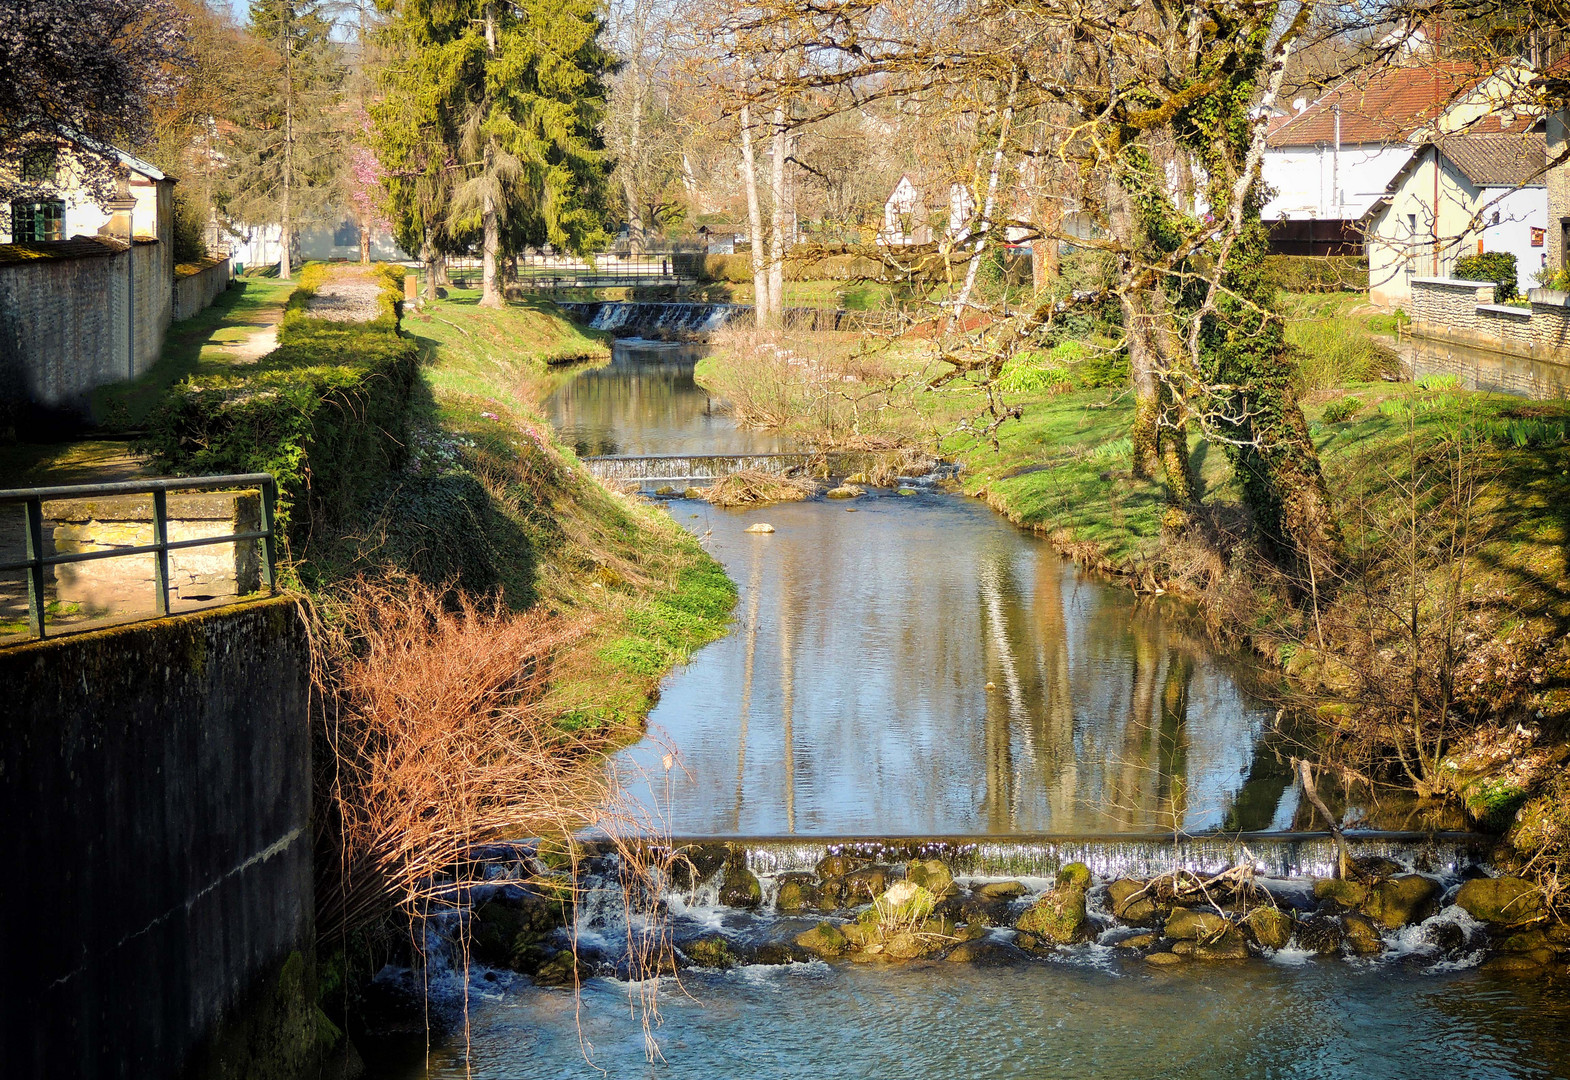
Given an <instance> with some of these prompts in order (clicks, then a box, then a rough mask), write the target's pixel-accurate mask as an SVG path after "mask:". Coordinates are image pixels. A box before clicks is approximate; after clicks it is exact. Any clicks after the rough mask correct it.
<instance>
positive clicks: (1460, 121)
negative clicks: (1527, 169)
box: [1261, 49, 1536, 254]
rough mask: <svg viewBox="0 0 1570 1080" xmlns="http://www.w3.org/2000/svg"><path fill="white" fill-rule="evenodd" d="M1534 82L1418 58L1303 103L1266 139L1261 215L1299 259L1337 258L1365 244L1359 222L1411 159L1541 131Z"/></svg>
mask: <svg viewBox="0 0 1570 1080" xmlns="http://www.w3.org/2000/svg"><path fill="white" fill-rule="evenodd" d="M1530 77H1531V72H1530V71H1529V70H1528V69H1526V68H1525V67H1523V66H1520V65H1514V64H1512V65H1507V66H1505V67H1503V68H1501V69H1499V70H1498V71H1495V72H1488V71H1485V70H1482V69H1479V68H1478V67H1477V66H1476V65H1474V64H1472V63H1470V62H1466V61H1459V60H1445V59H1439V58H1436V57H1433V56H1431V55H1429V54H1428V52H1427V51H1426V50H1422V49H1420V50H1415V51H1414V52H1412V53H1411V54H1410V55H1408V56H1406V57H1404V58H1403V59H1402V60H1401V61H1400V62H1399V63H1390V64H1383V65H1380V66H1377V67H1374V68H1370V69H1367V70H1365V71H1361V72H1358V73H1356V74H1354V75H1352V76H1349V77H1348V78H1346V79H1343V80H1342V81H1341V82H1340V83H1338V84H1337V85H1336V86H1334V87H1332V88H1331V90H1330V91H1329V92H1328V93H1326V94H1325V95H1324V96H1323V97H1321V98H1319V99H1318V100H1316V101H1314V102H1312V103H1309V102H1306V101H1301V100H1300V101H1299V102H1297V103H1296V104H1297V106H1298V109H1297V111H1296V112H1295V114H1294V115H1291V116H1287V117H1284V118H1281V119H1279V120H1277V121H1276V122H1275V123H1274V125H1273V127H1272V130H1271V131H1270V133H1269V135H1268V136H1267V138H1266V144H1265V157H1264V161H1263V162H1262V164H1261V168H1262V176H1263V179H1264V181H1265V183H1266V184H1267V185H1269V187H1270V188H1271V189H1272V191H1273V194H1272V196H1271V198H1270V200H1269V201H1268V202H1267V203H1266V204H1265V206H1264V207H1263V208H1262V210H1261V217H1263V218H1264V220H1266V221H1267V222H1276V223H1277V224H1276V226H1275V228H1274V229H1273V230H1272V235H1273V237H1275V238H1276V239H1277V242H1278V247H1280V249H1281V250H1285V251H1288V252H1289V253H1293V254H1330V253H1332V252H1333V251H1335V250H1336V249H1338V248H1340V249H1345V248H1347V247H1351V248H1352V249H1354V250H1355V248H1356V246H1357V245H1358V244H1359V242H1360V235H1359V233H1358V228H1357V222H1359V221H1360V220H1361V219H1363V218H1364V217H1365V216H1367V214H1368V213H1369V211H1370V209H1371V208H1372V207H1373V205H1374V204H1375V203H1376V202H1377V201H1379V200H1380V199H1382V198H1384V197H1385V195H1386V193H1387V189H1388V188H1389V186H1390V183H1391V181H1392V180H1393V179H1394V178H1395V175H1396V173H1397V172H1399V171H1400V170H1401V169H1402V168H1403V167H1404V166H1405V165H1406V164H1407V162H1408V161H1409V160H1410V159H1411V157H1412V154H1413V151H1414V150H1416V149H1417V148H1418V147H1420V146H1423V145H1426V144H1427V143H1429V142H1430V141H1431V140H1432V139H1433V138H1435V137H1437V136H1441V135H1448V134H1453V133H1459V132H1463V131H1473V130H1476V131H1503V130H1512V129H1516V130H1519V129H1520V128H1521V127H1522V126H1523V125H1529V124H1530V123H1531V122H1533V121H1535V119H1536V116H1535V115H1534V114H1532V112H1531V110H1530V108H1529V107H1528V106H1525V105H1522V104H1521V103H1524V102H1528V101H1529V96H1528V95H1527V93H1526V91H1525V89H1524V87H1525V84H1526V82H1527V81H1528V80H1529V78H1530Z"/></svg>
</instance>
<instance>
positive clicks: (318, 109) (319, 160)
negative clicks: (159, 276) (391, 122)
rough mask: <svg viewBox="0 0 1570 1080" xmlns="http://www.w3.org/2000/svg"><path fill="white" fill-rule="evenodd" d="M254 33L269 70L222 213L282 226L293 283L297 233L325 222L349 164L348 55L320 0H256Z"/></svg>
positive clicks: (247, 116) (245, 116)
mask: <svg viewBox="0 0 1570 1080" xmlns="http://www.w3.org/2000/svg"><path fill="white" fill-rule="evenodd" d="M251 31H252V34H253V35H254V36H255V37H256V39H257V40H259V41H260V42H261V43H262V45H263V46H264V47H265V49H266V54H267V59H268V64H267V67H266V68H265V69H264V70H263V71H262V72H259V73H258V75H259V77H258V79H257V82H256V84H255V87H254V90H253V93H252V95H251V102H250V104H249V107H248V108H247V109H245V110H244V112H243V113H242V114H241V126H240V128H239V131H238V133H237V135H236V137H235V140H234V141H235V146H234V151H235V152H234V153H233V155H232V157H231V165H230V169H229V177H228V188H229V191H228V195H227V198H226V199H225V207H224V209H225V211H226V212H227V213H228V215H229V216H230V217H231V218H232V219H234V220H236V221H243V222H248V223H251V224H271V223H274V222H276V223H277V224H278V226H279V228H280V230H281V233H282V235H281V236H280V238H279V240H280V247H281V249H282V255H281V257H280V260H279V264H278V274H279V276H280V277H282V278H288V277H289V276H290V273H291V262H292V257H293V251H294V245H295V243H296V241H297V238H298V235H299V231H300V229H301V227H302V226H304V225H310V224H316V223H318V222H320V221H322V217H323V213H324V211H326V209H327V208H328V204H329V200H330V197H331V195H332V193H333V190H334V186H335V182H336V180H337V178H338V173H339V171H340V169H341V167H342V163H343V153H342V151H343V134H344V133H343V130H342V129H343V125H344V123H345V117H344V111H343V109H342V88H343V81H344V64H343V55H342V50H341V48H340V47H339V46H338V45H337V44H336V43H335V42H334V41H333V40H332V24H331V22H329V21H328V19H327V18H325V17H324V15H323V14H322V12H321V11H320V9H319V4H318V2H317V0H253V2H252V4H251Z"/></svg>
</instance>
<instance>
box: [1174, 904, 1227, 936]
mask: <svg viewBox="0 0 1570 1080" xmlns="http://www.w3.org/2000/svg"><path fill="white" fill-rule="evenodd" d="M1231 925H1232V923H1231V922H1230V921H1229V920H1228V919H1227V917H1226V916H1225V915H1221V914H1219V913H1217V912H1214V911H1201V910H1198V909H1196V908H1174V909H1173V910H1172V914H1171V915H1168V916H1167V924H1166V927H1165V929H1164V930H1163V932H1164V933H1165V934H1166V936H1167V937H1169V938H1173V939H1175V940H1179V941H1196V940H1200V939H1203V938H1213V937H1219V936H1220V935H1221V934H1222V933H1224V932H1225V931H1226V930H1227V929H1228V928H1229V927H1230V926H1231Z"/></svg>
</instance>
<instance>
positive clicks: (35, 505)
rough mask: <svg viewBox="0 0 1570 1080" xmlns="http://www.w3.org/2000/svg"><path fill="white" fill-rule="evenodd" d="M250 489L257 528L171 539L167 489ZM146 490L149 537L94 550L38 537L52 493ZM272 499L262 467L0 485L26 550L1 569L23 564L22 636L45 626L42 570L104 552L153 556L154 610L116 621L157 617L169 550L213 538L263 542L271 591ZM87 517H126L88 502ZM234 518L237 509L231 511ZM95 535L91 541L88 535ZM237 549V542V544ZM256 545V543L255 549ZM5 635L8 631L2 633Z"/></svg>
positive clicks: (162, 610)
mask: <svg viewBox="0 0 1570 1080" xmlns="http://www.w3.org/2000/svg"><path fill="white" fill-rule="evenodd" d="M252 489H254V490H255V491H256V492H257V493H258V494H259V495H260V507H259V511H260V512H259V515H258V516H259V527H257V528H254V529H240V530H238V531H232V532H228V533H224V534H221V535H203V536H196V537H190V538H186V539H170V537H169V523H170V516H169V494H170V492H195V491H224V490H230V491H235V492H237V493H241V492H245V491H248V490H252ZM139 495H147V496H151V500H152V506H151V513H150V514H149V515H148V523H149V524H150V525H151V535H152V542H151V543H128V544H127V543H116V542H114V541H113V540H110V541H107V545H108V546H102V547H99V548H98V549H97V550H75V551H71V550H67V551H60V550H51V548H52V547H53V545H48V546H46V544H45V536H44V522H45V520H47V519H46V516H45V513H44V505H45V503H48V502H51V501H57V500H92V499H101V498H111V499H112V498H117V497H126V496H133V497H134V496H139ZM277 499H278V486H277V482H276V481H274V479H273V478H272V477H271V476H270V475H268V474H267V473H240V474H234V475H228V476H203V477H178V478H172V479H167V480H131V481H126V482H123V483H113V484H72V485H64V486H57V487H33V488H10V489H4V490H0V508H4V507H8V506H17V505H19V506H21V507H22V526H23V543H22V545H21V546H22V547H23V548H24V549H25V551H26V557H25V558H22V559H9V560H7V561H4V562H0V574H4V575H12V574H15V573H16V572H17V571H19V570H20V571H22V572H23V574H24V576H25V578H26V582H27V627H28V635H27V636H28V637H29V638H32V639H38V638H42V637H44V636H46V633H47V631H48V629H49V627H48V625H47V624H48V608H49V601H48V597H47V588H48V584H49V581H48V573H47V572H48V571H49V570H50V569H52V568H55V567H61V566H70V565H75V564H80V563H92V562H98V561H101V560H106V559H123V558H126V557H128V556H139V555H151V556H152V557H153V558H152V571H153V572H152V594H153V595H152V601H153V603H152V612H151V614H141V615H135V616H131V617H130V618H126V619H117V620H115V621H117V622H122V621H135V620H136V619H137V618H144V619H145V618H161V617H163V616H165V615H168V614H169V611H170V580H169V568H170V560H169V556H170V554H171V553H172V552H178V551H186V550H188V549H191V548H201V547H211V546H214V545H219V544H234V545H240V544H250V543H253V542H259V543H260V545H261V557H260V560H259V563H260V565H259V566H257V567H256V570H257V572H258V576H259V578H260V585H261V587H262V588H265V589H266V591H267V592H269V593H271V592H273V591H275V589H276V581H275V564H276V557H277V533H276V523H275V516H274V513H275V507H276V504H277ZM84 513H85V514H87V515H88V516H94V515H96V516H99V517H109V516H116V517H118V516H124V515H123V514H116V513H114V512H110V513H108V514H106V513H105V512H104V511H103V510H102V509H101V508H96V507H91V508H89V509H88V510H85V511H84ZM133 513H134V514H135V517H134V518H132V520H133V525H132V529H133V531H135V532H139V531H140V524H141V519H140V512H139V511H134V512H133ZM231 520H234V521H236V522H238V521H239V520H240V516H239V515H238V513H236V514H234V515H233V516H232V517H231ZM126 535H127V534H126V531H125V530H124V529H122V530H120V531H119V533H118V534H117V536H118V538H119V539H121V540H123V539H125V537H126ZM0 539H8V540H9V541H10V542H8V543H6V544H5V546H4V548H0V550H14V549H15V547H16V545H15V543H14V538H0ZM88 542H96V541H88ZM235 550H236V551H237V552H238V551H239V550H240V549H239V548H238V547H237V548H236V549H235ZM253 550H254V549H253ZM235 582H236V589H237V595H238V594H239V593H238V590H240V589H241V588H243V585H242V584H241V583H240V579H239V577H238V576H236V578H235ZM4 636H6V637H12V636H14V635H11V634H6V635H4Z"/></svg>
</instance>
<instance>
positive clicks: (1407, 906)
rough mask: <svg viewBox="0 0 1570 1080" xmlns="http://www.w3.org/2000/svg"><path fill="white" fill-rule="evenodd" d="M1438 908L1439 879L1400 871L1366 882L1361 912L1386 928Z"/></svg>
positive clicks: (1423, 916)
mask: <svg viewBox="0 0 1570 1080" xmlns="http://www.w3.org/2000/svg"><path fill="white" fill-rule="evenodd" d="M1438 910H1439V883H1438V882H1437V881H1434V880H1433V879H1432V878H1426V877H1424V876H1423V875H1422V874H1403V875H1401V876H1400V877H1392V878H1388V879H1386V880H1384V881H1380V882H1377V883H1376V884H1374V885H1371V886H1369V889H1368V898H1367V899H1366V900H1364V901H1363V914H1365V915H1367V916H1369V917H1370V918H1371V919H1373V920H1374V921H1375V922H1377V923H1379V925H1380V926H1383V927H1384V928H1385V929H1387V930H1399V929H1401V928H1402V927H1403V926H1409V925H1411V924H1412V923H1417V922H1422V921H1423V920H1424V919H1426V918H1428V917H1429V916H1430V915H1432V914H1433V913H1434V912H1436V911H1438Z"/></svg>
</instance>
